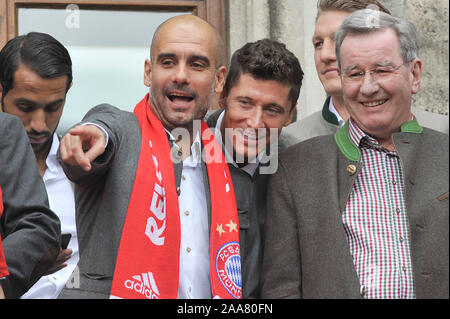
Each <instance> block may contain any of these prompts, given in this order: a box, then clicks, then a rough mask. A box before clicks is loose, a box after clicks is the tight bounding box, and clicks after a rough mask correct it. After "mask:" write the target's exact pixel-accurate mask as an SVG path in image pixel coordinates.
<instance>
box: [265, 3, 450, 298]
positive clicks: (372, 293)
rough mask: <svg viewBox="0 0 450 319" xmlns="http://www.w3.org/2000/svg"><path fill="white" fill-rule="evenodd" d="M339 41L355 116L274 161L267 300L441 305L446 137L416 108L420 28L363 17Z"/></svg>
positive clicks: (444, 294) (366, 13)
mask: <svg viewBox="0 0 450 319" xmlns="http://www.w3.org/2000/svg"><path fill="white" fill-rule="evenodd" d="M375 18H376V20H374V19H375ZM367 21H376V23H372V24H367ZM335 43H336V52H337V57H338V67H339V70H340V73H341V80H342V86H343V97H344V102H345V103H346V105H347V107H348V108H347V109H348V111H349V114H350V119H349V121H348V122H347V123H346V125H345V126H344V127H343V128H342V129H341V130H339V131H338V132H337V133H336V134H335V135H334V136H332V135H329V136H322V137H316V138H313V139H310V140H308V141H305V142H302V143H299V144H297V145H295V146H293V147H292V148H290V149H289V150H287V151H286V152H285V153H283V154H281V156H280V164H279V166H280V167H279V170H278V171H277V173H276V174H275V175H273V178H271V181H270V183H269V189H268V216H267V222H266V225H267V227H266V234H265V236H266V242H265V246H264V247H265V252H264V262H263V273H262V296H263V297H266V298H361V297H362V298H377V299H381V298H396V299H397V298H448V297H449V220H448V209H449V207H448V194H449V193H448V188H449V180H448V145H449V139H448V135H446V134H442V133H439V132H437V131H434V130H431V129H427V128H423V127H422V126H421V125H420V124H419V121H420V120H419V121H418V120H417V119H416V118H415V117H414V115H413V114H412V113H411V101H412V95H413V94H415V93H417V92H418V90H419V86H420V80H421V73H422V62H421V60H420V59H419V57H418V51H419V48H418V44H417V35H416V32H415V28H414V26H413V25H412V24H411V23H409V22H407V21H404V20H400V19H396V18H394V17H392V16H390V15H388V14H384V13H380V12H378V11H373V10H361V11H357V12H355V13H353V14H352V15H351V16H349V17H348V18H347V19H346V20H345V21H344V23H343V24H342V26H341V27H340V29H339V31H338V32H337V34H336V39H335Z"/></svg>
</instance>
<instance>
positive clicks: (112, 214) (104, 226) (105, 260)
mask: <svg viewBox="0 0 450 319" xmlns="http://www.w3.org/2000/svg"><path fill="white" fill-rule="evenodd" d="M83 121H84V122H92V123H96V124H99V125H101V126H102V127H103V128H104V129H105V130H106V131H107V133H108V135H109V143H108V146H107V148H106V150H105V152H104V153H103V154H102V155H101V156H100V157H99V158H97V159H96V160H95V161H94V163H93V165H92V170H91V172H88V173H86V172H84V171H83V170H81V169H80V168H78V167H72V166H69V165H67V164H65V163H64V162H62V161H61V160H60V162H61V165H62V166H63V168H64V171H65V172H66V175H67V177H68V178H69V179H70V180H72V181H74V182H75V183H76V186H75V203H76V222H77V232H78V238H79V250H80V260H79V262H78V272H75V273H74V275H79V279H80V280H79V282H80V286H79V287H73V288H68V287H65V288H64V289H63V291H62V292H61V294H60V295H59V298H109V296H110V291H111V286H112V279H113V275H114V269H115V266H116V258H117V253H118V249H119V244H120V239H121V235H122V229H123V224H124V221H125V217H126V212H127V209H128V204H129V200H130V197H131V192H132V188H133V184H134V180H135V176H136V170H137V164H138V160H139V155H140V149H141V128H140V125H139V121H138V119H137V117H136V116H135V115H134V114H133V113H131V112H125V111H121V110H119V109H117V108H115V107H113V106H111V105H107V104H102V105H98V106H96V107H94V108H93V109H91V110H90V111H89V112H88V113H87V114H86V116H85V117H84V119H83ZM168 143H169V141H168ZM180 164H181V165H182V163H180ZM202 167H203V182H204V186H205V192H206V199H207V207H208V215H209V216H210V212H211V210H210V206H211V205H210V192H209V183H208V175H207V172H206V166H205V165H202ZM177 172H178V173H181V170H179V166H177V165H175V175H179V174H178V173H177Z"/></svg>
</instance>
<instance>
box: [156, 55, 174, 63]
mask: <svg viewBox="0 0 450 319" xmlns="http://www.w3.org/2000/svg"><path fill="white" fill-rule="evenodd" d="M175 57H176V55H175V54H173V53H160V54H158V57H157V59H156V60H157V61H160V60H162V59H165V58H175Z"/></svg>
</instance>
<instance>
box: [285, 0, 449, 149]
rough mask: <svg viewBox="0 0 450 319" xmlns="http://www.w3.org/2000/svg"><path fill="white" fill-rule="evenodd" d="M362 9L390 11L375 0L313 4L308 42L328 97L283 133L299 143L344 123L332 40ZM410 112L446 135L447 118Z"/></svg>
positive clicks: (415, 110)
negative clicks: (313, 22)
mask: <svg viewBox="0 0 450 319" xmlns="http://www.w3.org/2000/svg"><path fill="white" fill-rule="evenodd" d="M366 8H371V9H376V10H379V11H380V12H385V13H388V14H390V11H389V10H388V9H387V8H386V7H385V6H384V5H383V4H382V3H381V2H380V1H378V0H319V1H318V2H317V9H318V12H317V17H316V28H315V31H314V36H313V39H312V42H313V46H314V62H315V65H316V71H317V75H318V77H319V79H320V82H321V83H322V85H323V87H324V89H325V92H326V94H327V96H328V97H327V99H326V100H325V103H324V105H323V107H322V110H321V111H318V112H315V113H313V114H311V115H309V116H307V117H306V118H305V119H302V120H300V121H297V122H295V123H293V124H291V125H290V126H288V127H287V128H286V130H285V132H287V133H289V134H291V135H293V136H295V137H296V138H298V139H299V140H300V141H303V140H306V139H309V138H311V137H314V136H319V135H327V134H334V133H336V132H337V131H338V130H339V128H341V127H342V126H343V125H344V124H345V122H346V121H347V120H348V116H349V114H348V111H347V110H346V107H345V105H344V101H343V97H342V85H341V80H340V77H339V74H338V68H337V58H336V52H335V46H334V37H335V34H336V32H337V30H338V28H339V26H340V25H341V23H342V22H343V21H344V20H345V18H347V17H348V16H349V15H350V14H351V13H352V12H354V11H356V10H361V9H366ZM412 111H413V113H414V115H415V116H416V117H417V119H418V121H419V122H420V123H421V125H423V126H425V127H428V128H432V129H435V130H438V131H441V132H444V133H446V134H448V132H449V121H448V116H444V115H440V114H437V113H432V112H427V111H424V110H422V109H419V108H417V107H412Z"/></svg>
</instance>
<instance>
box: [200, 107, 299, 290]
mask: <svg viewBox="0 0 450 319" xmlns="http://www.w3.org/2000/svg"><path fill="white" fill-rule="evenodd" d="M222 112H223V110H218V111H214V112H210V113H209V114H208V118H207V123H208V125H209V127H211V128H215V126H216V124H217V120H218V118H219V116H220V114H221V113H222ZM296 142H297V140H295V139H294V138H293V137H291V136H286V135H283V137H282V139H281V140H280V142H279V145H278V146H279V147H278V148H279V149H280V150H282V149H284V148H286V147H287V146H288V145H291V144H294V143H296ZM228 168H229V169H230V174H231V179H232V180H233V187H234V192H235V195H236V204H237V208H238V213H239V214H238V215H239V242H240V245H241V261H242V297H243V298H259V297H260V274H261V264H262V237H261V232H262V229H263V228H264V222H265V218H266V205H265V198H266V186H267V182H268V178H269V175H267V174H260V168H259V167H258V168H257V170H256V172H255V175H254V176H250V175H249V174H248V173H246V172H245V171H243V170H241V169H239V168H237V167H235V166H234V165H233V164H232V163H229V164H228Z"/></svg>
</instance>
